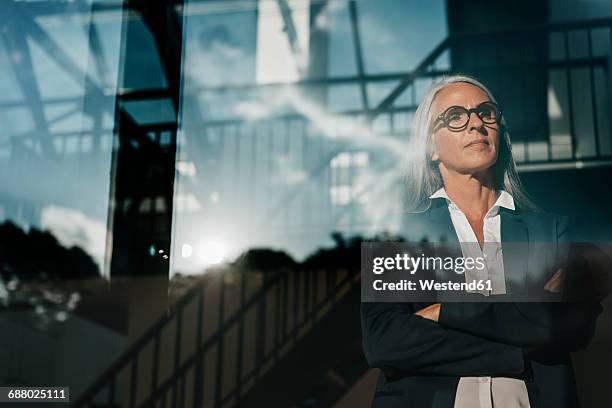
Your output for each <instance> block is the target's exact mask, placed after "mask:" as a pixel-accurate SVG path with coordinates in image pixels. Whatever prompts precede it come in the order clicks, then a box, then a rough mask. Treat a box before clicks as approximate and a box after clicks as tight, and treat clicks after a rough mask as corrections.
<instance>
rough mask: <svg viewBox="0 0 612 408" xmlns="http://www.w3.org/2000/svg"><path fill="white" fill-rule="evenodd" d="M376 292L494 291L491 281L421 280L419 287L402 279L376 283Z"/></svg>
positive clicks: (378, 280) (377, 281)
mask: <svg viewBox="0 0 612 408" xmlns="http://www.w3.org/2000/svg"><path fill="white" fill-rule="evenodd" d="M372 286H373V287H374V290H377V291H380V290H405V291H414V290H428V291H430V290H438V291H472V292H474V291H477V290H478V291H482V290H492V287H491V281H490V280H488V279H487V280H484V279H481V280H477V281H476V280H474V281H471V282H452V281H448V282H436V281H435V280H433V279H424V280H419V285H418V287H417V284H416V282H414V281H409V280H406V279H402V280H400V281H398V282H383V281H382V280H380V279H377V280H375V281H374V283H373V285H372Z"/></svg>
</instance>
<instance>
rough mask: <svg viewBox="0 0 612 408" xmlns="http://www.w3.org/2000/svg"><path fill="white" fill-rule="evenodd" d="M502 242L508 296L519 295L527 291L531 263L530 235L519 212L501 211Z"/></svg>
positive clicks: (503, 209) (502, 209)
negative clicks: (529, 264) (528, 269)
mask: <svg viewBox="0 0 612 408" xmlns="http://www.w3.org/2000/svg"><path fill="white" fill-rule="evenodd" d="M500 216H501V241H502V251H503V260H504V275H505V279H506V294H513V295H518V294H520V293H521V292H523V291H524V290H525V289H526V283H527V282H526V279H527V266H528V262H529V234H528V229H527V225H526V223H525V219H524V217H523V216H522V215H521V213H520V212H519V211H512V210H507V209H505V208H501V209H500Z"/></svg>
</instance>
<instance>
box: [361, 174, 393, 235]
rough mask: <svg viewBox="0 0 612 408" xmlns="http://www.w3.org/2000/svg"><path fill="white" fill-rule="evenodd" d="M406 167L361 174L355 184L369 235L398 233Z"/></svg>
mask: <svg viewBox="0 0 612 408" xmlns="http://www.w3.org/2000/svg"><path fill="white" fill-rule="evenodd" d="M403 180H404V168H403V166H401V165H397V166H393V167H392V168H387V169H384V171H377V170H375V169H368V171H365V172H360V173H359V174H358V175H357V176H356V177H355V180H354V181H353V184H354V186H353V190H354V191H355V196H356V197H354V198H355V199H356V200H358V201H359V203H360V204H361V211H362V212H363V214H364V216H365V218H366V220H367V222H368V225H367V232H368V233H372V234H375V233H379V232H381V231H387V232H392V233H396V232H398V231H397V230H398V226H399V225H400V221H401V220H400V216H401V208H402V199H401V197H402V194H401V193H402V192H403Z"/></svg>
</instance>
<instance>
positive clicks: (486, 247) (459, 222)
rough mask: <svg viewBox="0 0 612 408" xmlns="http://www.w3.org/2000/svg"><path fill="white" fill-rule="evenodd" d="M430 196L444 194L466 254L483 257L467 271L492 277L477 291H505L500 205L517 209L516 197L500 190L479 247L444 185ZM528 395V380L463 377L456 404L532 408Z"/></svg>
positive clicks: (457, 406)
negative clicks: (482, 264)
mask: <svg viewBox="0 0 612 408" xmlns="http://www.w3.org/2000/svg"><path fill="white" fill-rule="evenodd" d="M429 198H444V199H445V200H446V203H447V205H448V211H449V213H450V216H451V221H452V223H453V227H454V228H455V233H456V234H457V238H458V240H459V244H460V245H461V252H462V253H463V256H464V257H466V258H467V257H471V258H476V257H483V258H484V259H485V268H484V269H483V270H482V271H479V270H477V269H472V270H468V269H466V272H465V279H466V282H471V281H472V280H480V279H482V280H489V279H490V280H491V290H487V289H485V290H482V291H476V292H477V293H480V294H482V295H484V296H489V295H500V294H504V293H506V280H505V276H504V259H503V253H502V247H501V216H500V215H499V209H500V208H501V207H504V208H507V209H509V210H512V211H514V210H515V206H514V199H513V198H512V196H511V195H510V194H509V193H507V192H506V191H503V190H501V191H499V196H498V197H497V200H496V201H495V204H493V206H492V207H491V208H490V209H489V211H487V214H486V215H485V218H484V225H483V232H484V243H483V248H482V249H481V248H480V245H479V243H478V239H477V238H476V234H475V233H474V231H473V230H472V226H471V225H470V223H469V222H468V220H467V217H466V216H465V214H464V213H463V212H462V211H461V210H460V209H459V207H457V205H456V204H455V203H453V201H452V200H451V199H450V197H449V196H448V194H446V190H445V189H444V188H441V189H439V190H438V191H436V192H435V193H433V194H432V195H431V196H430V197H429ZM529 407H530V405H529V396H528V394H527V387H526V385H525V382H524V381H522V380H518V379H515V378H504V377H493V378H492V377H461V379H460V380H459V385H458V386H457V394H456V397H455V408H529Z"/></svg>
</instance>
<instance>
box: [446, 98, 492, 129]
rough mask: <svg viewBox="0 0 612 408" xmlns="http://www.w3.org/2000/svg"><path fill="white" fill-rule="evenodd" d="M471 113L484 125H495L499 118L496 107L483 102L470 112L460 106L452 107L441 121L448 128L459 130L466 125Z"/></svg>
mask: <svg viewBox="0 0 612 408" xmlns="http://www.w3.org/2000/svg"><path fill="white" fill-rule="evenodd" d="M471 112H475V113H476V114H477V115H478V117H479V118H480V119H481V120H482V121H483V122H484V123H488V124H492V123H496V122H497V120H498V118H499V110H498V109H497V106H495V104H493V103H486V102H485V103H482V104H480V105H479V106H478V107H477V108H475V109H470V110H468V109H466V108H464V107H462V106H453V107H451V108H450V109H448V110H447V111H446V113H445V114H444V119H443V120H444V122H445V123H446V125H447V126H448V127H450V128H455V129H459V128H462V127H464V126H465V125H467V123H468V122H469V120H470V113H471Z"/></svg>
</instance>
